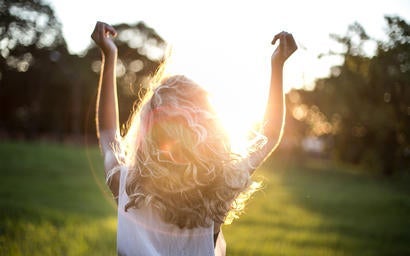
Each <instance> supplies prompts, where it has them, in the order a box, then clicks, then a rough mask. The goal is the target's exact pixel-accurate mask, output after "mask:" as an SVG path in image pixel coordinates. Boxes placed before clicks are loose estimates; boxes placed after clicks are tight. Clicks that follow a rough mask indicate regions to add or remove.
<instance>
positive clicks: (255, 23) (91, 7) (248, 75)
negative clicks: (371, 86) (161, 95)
mask: <svg viewBox="0 0 410 256" xmlns="http://www.w3.org/2000/svg"><path fill="white" fill-rule="evenodd" d="M45 1H46V2H49V3H50V4H51V6H52V7H53V9H54V10H55V13H56V15H57V17H58V18H59V20H60V21H61V23H62V25H63V34H64V37H65V39H66V42H67V44H68V47H69V50H70V52H71V53H74V54H79V53H81V52H82V51H84V50H85V49H86V48H87V47H88V46H89V45H90V43H91V39H90V34H91V32H92V30H93V28H94V25H95V22H96V21H97V20H98V21H105V22H107V23H109V24H118V23H136V22H138V21H144V22H145V23H146V24H147V25H148V26H150V27H152V28H154V29H155V30H156V31H157V33H158V34H159V35H160V36H161V37H162V38H164V39H165V40H166V41H167V42H168V43H169V44H170V45H171V46H172V49H173V52H172V60H171V63H170V67H169V70H170V71H169V72H170V73H178V74H185V75H187V76H188V77H190V78H192V79H193V80H195V81H196V82H198V83H199V84H201V85H203V86H204V87H206V88H207V89H208V91H210V93H211V94H213V95H214V98H215V102H216V103H215V104H217V105H218V104H219V105H220V106H223V109H225V112H226V115H230V116H231V118H236V119H237V120H236V123H238V122H240V120H241V119H250V118H251V117H255V118H258V114H256V115H255V113H259V115H261V114H260V113H262V112H263V111H261V109H262V108H263V107H264V103H265V102H266V95H267V92H268V85H269V84H268V83H269V70H270V66H269V65H270V56H271V53H272V52H273V50H274V46H272V45H271V44H270V42H271V40H272V38H273V36H274V35H275V34H276V33H278V32H280V31H283V30H284V31H287V32H289V33H292V34H293V36H294V37H295V39H296V42H297V43H298V46H299V49H298V51H297V52H296V53H295V54H294V55H293V56H292V57H291V58H290V59H289V60H288V61H287V63H286V65H285V70H284V88H285V91H289V90H290V89H291V88H301V87H303V86H305V87H309V86H311V85H313V84H314V80H315V79H317V78H319V77H324V76H327V75H328V74H329V70H330V67H331V66H332V65H337V64H339V63H340V62H341V59H340V58H337V57H324V58H320V59H319V58H318V55H319V54H323V53H327V52H329V50H333V51H341V50H342V49H341V48H340V45H338V44H337V43H335V42H334V41H333V40H332V39H330V37H329V34H332V33H333V34H339V35H344V34H345V33H346V31H347V27H348V25H349V24H352V23H353V22H359V23H360V24H361V25H362V26H363V27H364V28H365V30H366V31H367V33H368V34H369V35H370V36H372V37H374V38H376V39H384V38H385V33H384V29H385V27H386V24H385V20H384V16H385V15H398V16H400V17H402V18H404V19H406V20H407V21H409V20H410V0H379V1H358V0H344V1H330V0H327V1H326V0H310V1H301V0H300V1H296V0H286V1H274V0H250V1H243V0H236V1H235V0H206V1H193V0H191V1H188V0H172V1H169V0H168V1H167V0H161V1H160V0H149V1H148V0H146V1H135V0H116V1H106V0H71V1H67V0H45ZM368 51H369V53H371V52H372V46H371V45H369V46H368ZM232 115H235V117H232ZM233 123H234V122H233Z"/></svg>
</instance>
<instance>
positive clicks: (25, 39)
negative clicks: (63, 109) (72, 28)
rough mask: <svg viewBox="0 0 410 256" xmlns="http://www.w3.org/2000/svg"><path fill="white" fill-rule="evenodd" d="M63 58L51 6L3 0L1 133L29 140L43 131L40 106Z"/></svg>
mask: <svg viewBox="0 0 410 256" xmlns="http://www.w3.org/2000/svg"><path fill="white" fill-rule="evenodd" d="M63 54H67V51H66V47H65V41H64V39H63V37H62V34H61V24H60V23H59V22H58V20H57V19H56V17H55V15H54V12H53V10H52V9H51V8H50V7H49V6H48V5H46V4H44V3H43V2H41V1H38V0H35V1H28V0H18V1H10V0H0V114H1V115H0V116H1V119H0V129H2V130H7V131H8V133H15V132H18V131H24V132H25V134H26V136H28V137H29V136H30V134H35V133H36V131H37V130H38V129H41V125H40V123H39V119H38V118H39V116H40V112H41V111H42V107H43V105H42V104H41V103H42V101H43V100H44V99H45V98H49V97H48V96H46V94H47V93H48V92H49V88H50V87H53V86H52V85H51V84H52V83H53V79H52V78H53V74H58V73H59V71H58V70H56V69H57V68H58V67H57V66H56V65H55V64H56V63H57V62H59V61H60V60H61V58H60V57H61V55H63ZM46 77H47V78H48V79H44V78H46ZM54 82H55V81H54ZM54 85H58V83H54ZM49 109H53V108H52V107H51V108H44V109H43V110H49ZM49 123H51V122H49Z"/></svg>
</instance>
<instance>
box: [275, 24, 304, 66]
mask: <svg viewBox="0 0 410 256" xmlns="http://www.w3.org/2000/svg"><path fill="white" fill-rule="evenodd" d="M278 40H279V46H278V47H277V48H276V50H275V51H274V52H273V54H272V59H271V61H272V65H276V64H279V65H283V64H284V63H285V61H286V60H287V59H288V58H289V57H290V56H291V55H292V54H293V53H294V52H295V51H296V50H297V49H298V46H297V45H296V42H295V39H294V38H293V36H292V34H290V33H287V32H285V31H282V32H280V33H279V34H276V35H275V37H274V38H273V40H272V44H275V43H276V41H278Z"/></svg>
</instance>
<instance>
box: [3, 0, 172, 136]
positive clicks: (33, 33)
mask: <svg viewBox="0 0 410 256" xmlns="http://www.w3.org/2000/svg"><path fill="white" fill-rule="evenodd" d="M0 11H1V14H2V15H1V16H0V31H2V32H4V33H0V35H1V36H0V51H1V56H0V135H1V133H3V134H6V136H11V137H21V136H24V137H25V138H27V139H31V138H38V137H40V136H47V137H50V136H51V137H54V138H56V139H58V140H63V139H64V138H65V137H67V136H73V135H74V136H77V135H81V134H84V133H90V134H95V132H94V131H95V128H94V121H93V117H94V105H95V102H94V101H93V99H95V95H96V88H97V83H98V73H99V66H100V64H101V62H100V61H99V60H100V51H99V49H97V48H96V47H95V46H94V45H93V46H90V47H89V49H88V51H87V53H86V54H85V55H84V56H76V55H71V54H70V53H69V52H68V50H67V47H66V44H65V42H64V39H63V38H62V34H61V24H60V23H59V22H58V20H57V19H56V17H55V15H54V12H53V10H52V9H51V8H50V7H49V6H48V5H46V4H44V3H43V2H41V1H23V0H20V1H8V0H6V1H1V2H0ZM115 28H116V29H118V32H119V36H118V40H117V41H118V42H117V44H118V48H119V54H120V55H119V59H118V73H117V77H118V80H119V83H118V84H119V86H118V91H119V97H120V100H119V104H120V117H121V122H122V123H124V122H125V121H126V120H127V118H128V115H129V113H130V110H131V109H132V106H133V103H134V101H135V100H137V99H138V95H137V94H138V93H139V92H140V91H141V90H140V88H141V87H142V86H143V85H144V84H146V83H147V80H148V77H149V76H151V75H152V74H154V73H155V71H156V70H157V68H158V66H159V64H160V62H161V60H162V58H163V54H164V48H165V42H164V40H163V39H162V38H161V37H160V36H159V35H158V34H157V33H156V32H155V31H154V30H153V29H152V28H150V27H148V26H146V25H145V24H144V23H142V22H139V23H137V24H133V25H128V24H120V25H117V26H115ZM90 33H91V31H90Z"/></svg>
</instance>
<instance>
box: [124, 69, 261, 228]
mask: <svg viewBox="0 0 410 256" xmlns="http://www.w3.org/2000/svg"><path fill="white" fill-rule="evenodd" d="M121 143H122V145H121V148H122V149H123V157H124V164H125V165H126V166H127V167H128V169H129V171H128V176H127V179H126V192H127V194H128V197H129V202H128V203H127V204H126V206H125V210H128V209H129V208H131V207H135V208H139V207H142V206H144V205H149V206H151V207H153V208H156V209H157V210H158V212H159V213H160V215H161V216H162V218H163V220H164V221H165V222H168V223H173V224H176V225H178V226H179V227H180V228H194V227H199V226H202V227H206V226H209V225H211V223H212V221H215V222H218V223H223V222H225V223H230V222H231V221H232V219H233V218H236V217H237V216H238V214H239V213H240V212H241V211H242V210H243V207H244V205H245V202H246V200H247V199H248V198H249V196H250V195H251V194H252V193H253V192H254V191H255V190H256V189H257V188H258V186H259V183H255V182H253V181H252V180H251V177H250V173H249V170H248V169H246V168H244V167H243V165H241V164H240V162H241V157H240V156H239V155H237V154H234V153H232V152H231V148H230V142H229V139H228V136H227V134H226V131H225V130H224V128H223V127H222V126H221V123H220V120H219V118H218V115H217V113H216V112H215V111H214V109H213V108H212V106H211V105H210V103H209V100H208V94H207V92H206V91H205V90H204V89H202V88H201V87H200V86H199V85H197V84H196V83H194V82H193V81H191V80H189V79H188V78H186V77H184V76H171V77H168V78H166V79H164V80H162V81H161V82H160V83H159V85H158V86H156V87H155V88H153V89H152V90H149V91H148V92H147V93H146V95H145V97H144V98H143V99H142V101H141V103H140V104H139V107H138V108H137V109H136V110H135V111H134V114H133V116H132V117H131V119H130V123H129V128H128V130H127V132H126V134H125V136H124V137H123V138H122V141H121ZM228 213H229V214H228Z"/></svg>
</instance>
